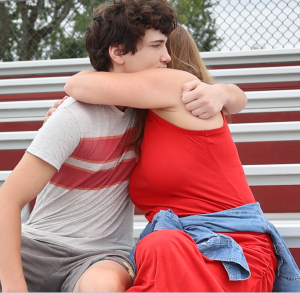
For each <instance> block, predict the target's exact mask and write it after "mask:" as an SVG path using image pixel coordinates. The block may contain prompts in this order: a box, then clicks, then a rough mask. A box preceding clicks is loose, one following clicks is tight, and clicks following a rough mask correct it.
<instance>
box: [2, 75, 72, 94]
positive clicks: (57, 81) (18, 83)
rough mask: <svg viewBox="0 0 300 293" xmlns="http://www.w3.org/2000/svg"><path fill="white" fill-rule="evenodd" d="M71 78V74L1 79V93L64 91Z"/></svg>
mask: <svg viewBox="0 0 300 293" xmlns="http://www.w3.org/2000/svg"><path fill="white" fill-rule="evenodd" d="M69 78H70V77H69V76H60V77H40V78H16V79H1V80H0V93H1V94H2V95H8V94H29V93H55V92H64V85H65V84H66V82H67V80H68V79H69ZM0 97H1V96H0Z"/></svg>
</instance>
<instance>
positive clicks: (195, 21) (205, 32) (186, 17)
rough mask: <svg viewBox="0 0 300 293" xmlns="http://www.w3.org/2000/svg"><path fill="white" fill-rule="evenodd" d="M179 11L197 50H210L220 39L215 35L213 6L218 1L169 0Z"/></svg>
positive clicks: (180, 20) (180, 21)
mask: <svg viewBox="0 0 300 293" xmlns="http://www.w3.org/2000/svg"><path fill="white" fill-rule="evenodd" d="M170 1H171V3H172V4H173V5H174V6H175V7H176V8H177V10H178V11H179V23H181V24H182V25H183V26H184V27H185V28H186V29H187V30H188V31H189V33H190V34H191V35H192V37H193V39H194V40H195V42H196V44H197V47H198V49H199V51H202V52H203V51H210V50H212V49H213V48H214V47H216V46H217V45H218V44H219V43H220V42H221V41H222V39H220V38H219V37H218V36H217V34H216V33H217V26H216V20H215V17H214V14H213V8H214V6H216V5H217V4H218V3H219V1H211V0H170Z"/></svg>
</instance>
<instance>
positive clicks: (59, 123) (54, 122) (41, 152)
mask: <svg viewBox="0 0 300 293" xmlns="http://www.w3.org/2000/svg"><path fill="white" fill-rule="evenodd" d="M80 137H81V132H80V128H79V125H78V122H77V119H76V118H75V117H74V115H73V114H72V113H71V112H70V111H69V110H68V109H66V108H58V109H57V110H56V111H55V112H54V113H53V114H52V115H51V117H50V118H49V119H48V120H47V122H46V123H45V124H44V125H43V126H42V128H40V130H39V131H38V133H37V135H36V137H35V138H34V140H33V141H32V143H31V145H30V146H29V147H28V149H27V150H26V151H27V152H28V153H30V154H32V155H34V156H36V157H39V158H41V159H42V160H44V161H45V162H47V163H49V164H50V165H52V166H53V167H55V168H56V169H57V170H59V169H60V167H61V166H62V164H63V163H64V162H65V161H66V159H67V158H68V157H69V156H70V155H71V154H72V153H73V152H74V150H75V149H76V147H77V146H78V144H79V142H80Z"/></svg>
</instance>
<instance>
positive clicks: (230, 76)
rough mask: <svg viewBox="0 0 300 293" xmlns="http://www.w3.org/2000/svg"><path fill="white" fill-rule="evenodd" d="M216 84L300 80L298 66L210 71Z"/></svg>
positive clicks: (299, 67) (299, 68)
mask: <svg viewBox="0 0 300 293" xmlns="http://www.w3.org/2000/svg"><path fill="white" fill-rule="evenodd" d="M210 73H211V75H212V76H213V77H214V80H215V82H216V83H234V84H251V83H276V82H292V81H299V80H300V66H286V67H261V68H242V69H215V70H210Z"/></svg>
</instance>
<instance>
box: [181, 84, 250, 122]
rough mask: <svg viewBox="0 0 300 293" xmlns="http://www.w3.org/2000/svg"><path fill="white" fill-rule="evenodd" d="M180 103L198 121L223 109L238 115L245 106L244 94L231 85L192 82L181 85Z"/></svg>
mask: <svg viewBox="0 0 300 293" xmlns="http://www.w3.org/2000/svg"><path fill="white" fill-rule="evenodd" d="M182 101H183V102H184V103H185V104H186V109H187V110H189V111H190V112H191V113H192V114H193V115H194V116H198V117H199V118H200V119H208V118H210V117H212V116H214V115H216V114H217V113H219V112H220V111H221V110H222V109H223V108H224V109H226V110H227V112H229V113H230V114H234V113H238V112H240V111H241V110H243V109H244V108H245V106H246V104H247V97H246V95H245V93H244V92H243V91H242V90H241V89H240V88H239V87H237V86H236V85H233V84H213V85H210V84H206V83H203V82H201V81H198V80H193V81H191V82H188V83H186V84H184V85H183V93H182Z"/></svg>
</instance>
